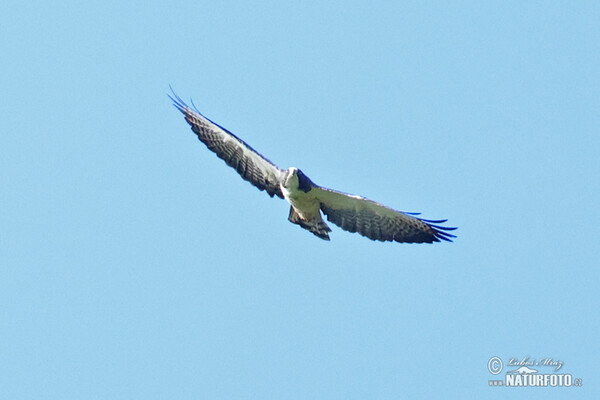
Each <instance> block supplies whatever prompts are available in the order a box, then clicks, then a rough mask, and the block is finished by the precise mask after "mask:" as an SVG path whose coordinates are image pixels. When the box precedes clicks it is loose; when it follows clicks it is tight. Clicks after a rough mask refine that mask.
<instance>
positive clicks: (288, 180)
mask: <svg viewBox="0 0 600 400" xmlns="http://www.w3.org/2000/svg"><path fill="white" fill-rule="evenodd" d="M283 186H284V187H285V188H286V189H290V190H291V189H293V190H297V189H298V168H296V167H290V168H288V169H287V175H286V176H285V180H284V181H283Z"/></svg>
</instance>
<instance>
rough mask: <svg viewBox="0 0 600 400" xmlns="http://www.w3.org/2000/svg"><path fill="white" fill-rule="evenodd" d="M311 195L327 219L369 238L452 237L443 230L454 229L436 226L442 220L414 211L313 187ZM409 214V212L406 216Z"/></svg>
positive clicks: (420, 239) (429, 239)
mask: <svg viewBox="0 0 600 400" xmlns="http://www.w3.org/2000/svg"><path fill="white" fill-rule="evenodd" d="M313 190H314V191H315V196H316V197H317V199H319V201H320V202H321V210H322V211H323V213H325V215H327V219H328V220H329V221H331V222H333V223H334V224H336V225H337V226H339V227H340V228H342V229H343V230H345V231H348V232H358V233H360V234H361V235H363V236H366V237H368V238H369V239H372V240H379V241H382V242H384V241H390V242H393V241H396V242H400V243H432V242H439V241H440V239H441V240H446V241H449V242H451V241H452V238H454V237H456V236H454V235H452V234H450V233H448V232H446V231H452V230H455V229H456V228H448V227H444V226H439V225H437V224H441V223H444V222H446V220H445V219H444V220H439V221H431V220H426V219H420V218H416V217H414V216H413V215H418V214H414V213H403V212H400V211H396V210H392V209H391V208H388V207H386V206H384V205H382V204H379V203H376V202H374V201H372V200H369V199H366V198H364V197H361V196H355V195H351V194H346V193H342V192H338V191H335V190H331V189H327V188H324V187H315V188H313ZM409 214H410V215H409Z"/></svg>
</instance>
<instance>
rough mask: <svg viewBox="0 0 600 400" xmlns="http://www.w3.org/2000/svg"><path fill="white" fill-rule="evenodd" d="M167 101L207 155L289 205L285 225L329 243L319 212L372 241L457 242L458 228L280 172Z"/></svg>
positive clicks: (297, 171)
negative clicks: (180, 115)
mask: <svg viewBox="0 0 600 400" xmlns="http://www.w3.org/2000/svg"><path fill="white" fill-rule="evenodd" d="M169 97H170V98H171V100H173V105H174V106H175V107H176V108H177V109H178V110H179V111H181V112H182V113H183V115H184V116H185V120H186V121H187V123H188V124H190V126H191V127H192V131H194V133H195V134H196V135H197V136H198V139H200V141H201V142H202V143H204V144H205V145H206V147H208V149H209V150H211V151H213V152H214V153H216V154H217V156H218V157H219V158H221V159H223V160H224V161H225V162H226V163H227V165H229V166H230V167H232V168H233V169H235V170H236V171H237V173H238V174H240V176H241V177H242V178H243V179H244V180H247V181H248V182H250V183H251V184H253V185H254V186H256V187H257V188H258V189H260V190H265V191H266V192H267V193H268V194H269V196H271V197H273V196H277V197H279V198H281V199H285V200H287V201H288V203H290V205H291V207H290V215H289V217H288V219H289V221H290V222H292V223H294V224H297V225H300V226H301V227H302V228H304V229H306V230H308V231H310V232H312V233H313V234H314V235H316V236H318V237H320V238H321V239H323V240H329V232H331V229H330V228H329V226H327V224H326V223H325V221H323V218H322V217H321V211H323V213H324V214H325V215H326V216H327V220H328V221H330V222H333V223H334V224H336V225H337V226H339V227H340V228H342V229H343V230H346V231H348V232H358V233H359V234H361V235H362V236H366V237H368V238H369V239H371V240H378V241H382V242H384V241H389V242H400V243H433V242H439V241H440V240H445V241H448V242H451V241H452V238H455V237H456V236H454V235H452V234H450V233H449V231H453V230H455V229H456V228H449V227H445V226H440V225H439V224H442V223H444V222H446V220H445V219H443V220H437V221H433V220H427V219H421V218H418V217H416V215H419V214H418V213H405V212H400V211H396V210H393V209H391V208H389V207H386V206H384V205H382V204H379V203H376V202H374V201H372V200H369V199H366V198H364V197H361V196H356V195H352V194H347V193H342V192H338V191H336V190H332V189H327V188H324V187H322V186H319V185H317V184H315V183H314V182H313V181H311V180H310V179H309V178H308V177H307V176H306V175H305V174H304V173H303V172H302V171H301V170H300V169H298V168H295V167H291V168H288V169H286V170H282V169H280V168H279V167H277V166H276V165H275V164H273V163H272V162H271V161H269V160H267V159H266V158H265V157H263V156H262V155H261V154H259V153H258V152H257V151H256V150H254V149H253V148H252V147H250V146H249V145H248V144H247V143H246V142H244V141H243V140H242V139H240V138H238V137H237V136H235V135H234V134H233V133H231V132H229V131H228V130H227V129H225V128H223V127H222V126H220V125H218V124H216V123H214V122H212V121H211V120H210V119H208V118H206V117H205V116H204V115H202V114H201V113H200V112H199V111H198V110H197V109H196V107H195V106H194V109H192V108H190V107H189V106H188V105H187V104H185V103H184V102H183V101H182V100H181V99H180V98H179V96H177V95H176V94H175V92H173V96H169ZM192 105H193V103H192Z"/></svg>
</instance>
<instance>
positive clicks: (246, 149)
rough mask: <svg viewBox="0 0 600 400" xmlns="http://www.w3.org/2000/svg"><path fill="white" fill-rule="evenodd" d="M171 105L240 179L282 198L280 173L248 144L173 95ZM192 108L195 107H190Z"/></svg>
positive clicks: (281, 173)
mask: <svg viewBox="0 0 600 400" xmlns="http://www.w3.org/2000/svg"><path fill="white" fill-rule="evenodd" d="M169 98H171V100H173V105H174V106H175V107H177V109H178V110H179V111H181V112H182V113H183V115H185V120H186V121H187V122H188V124H190V126H191V127H192V131H194V133H195V134H196V135H198V139H200V141H201V142H202V143H204V144H205V145H206V147H208V148H209V150H211V151H213V152H215V153H216V154H217V156H219V158H221V159H222V160H224V161H225V162H226V163H227V165H229V166H230V167H231V168H233V169H235V170H236V171H237V173H238V174H240V176H241V177H242V178H243V179H245V180H247V181H248V182H250V183H251V184H253V185H254V186H256V187H257V188H259V189H260V190H266V191H267V193H268V194H269V196H271V197H273V196H274V195H277V196H278V197H280V198H282V199H283V193H281V189H280V188H279V181H280V180H281V179H282V175H283V174H284V171H282V170H280V169H279V168H277V166H276V165H275V164H273V163H272V162H271V161H269V160H267V159H266V158H265V157H263V156H262V155H260V154H259V153H258V152H257V151H256V150H254V149H253V148H252V147H250V145H248V143H246V142H244V141H243V140H242V139H240V138H238V137H237V136H235V135H234V134H233V133H231V132H229V131H228V130H227V129H225V128H223V127H222V126H220V125H217V124H215V123H214V122H212V121H211V120H210V119H208V118H206V117H205V116H204V115H202V114H201V113H200V112H199V111H198V110H193V109H191V108H190V107H189V106H188V105H187V104H185V103H184V102H183V101H182V100H181V99H180V98H179V96H177V95H176V94H175V92H173V96H169ZM194 108H196V107H195V106H194Z"/></svg>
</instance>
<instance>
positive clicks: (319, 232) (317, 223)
mask: <svg viewBox="0 0 600 400" xmlns="http://www.w3.org/2000/svg"><path fill="white" fill-rule="evenodd" d="M288 220H289V221H290V222H291V223H293V224H296V225H300V226H301V227H302V228H304V229H306V230H307V231H310V232H312V233H313V234H314V235H315V236H317V237H319V238H321V239H323V240H329V232H331V228H329V226H327V224H326V223H325V222H324V221H323V219H322V218H321V213H320V212H319V213H317V215H316V217H314V218H312V219H310V220H304V219H302V218H301V217H300V215H298V213H297V212H296V210H294V207H290V216H289V217H288Z"/></svg>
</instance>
